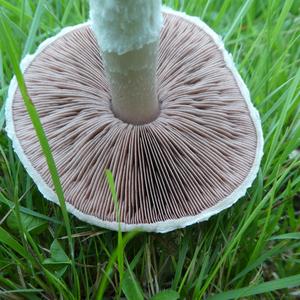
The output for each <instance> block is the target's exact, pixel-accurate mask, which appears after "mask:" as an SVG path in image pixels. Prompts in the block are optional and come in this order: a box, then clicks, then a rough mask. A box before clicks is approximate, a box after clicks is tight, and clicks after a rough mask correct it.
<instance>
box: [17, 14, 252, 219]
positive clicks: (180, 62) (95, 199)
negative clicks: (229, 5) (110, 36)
mask: <svg viewBox="0 0 300 300" xmlns="http://www.w3.org/2000/svg"><path fill="white" fill-rule="evenodd" d="M159 51H160V52H159V59H158V68H157V94H158V98H159V101H160V107H161V112H160V115H159V117H158V118H157V119H156V120H155V121H153V122H151V123H149V124H145V125H132V124H126V123H124V122H123V121H121V120H119V119H117V118H116V117H115V116H114V114H113V112H112V111H111V105H110V103H111V97H110V91H109V86H108V82H107V80H106V78H105V74H104V70H103V64H102V60H101V56H100V53H99V49H98V45H97V42H96V39H95V37H94V35H93V33H92V31H91V29H90V27H89V25H86V26H83V27H80V28H77V29H74V30H73V31H71V32H69V33H67V34H65V35H64V36H63V37H60V38H59V39H57V40H55V41H54V42H53V43H51V44H50V45H49V46H47V47H46V48H45V49H44V50H43V51H42V52H41V53H40V54H39V55H38V56H37V57H36V58H35V59H34V60H33V61H32V63H31V64H30V66H29V67H28V68H27V70H26V72H25V80H26V84H27V87H28V91H29V94H30V97H31V99H32V101H33V103H34V104H35V106H36V108H37V110H38V112H39V115H40V118H41V121H42V124H43V126H44V129H45V132H46V135H47V137H48V139H49V143H50V145H51V149H52V152H53V155H54V159H55V162H56V165H57V167H58V171H59V174H60V177H61V182H62V185H63V190H64V193H65V198H66V201H67V202H69V203H70V204H72V205H73V206H74V207H75V208H77V209H78V210H79V211H81V212H83V213H84V214H88V215H92V216H95V217H97V218H99V219H101V220H105V221H116V210H115V207H114V203H113V200H112V196H111V192H110V190H109V186H108V182H107V179H106V177H105V170H106V169H110V170H111V171H112V173H113V175H114V178H115V183H116V190H117V194H118V199H119V203H120V212H121V216H120V217H121V221H122V222H124V223H128V224H139V223H154V222H158V221H165V220H169V219H177V218H181V217H185V216H191V215H197V214H199V213H200V212H202V211H203V210H205V209H207V208H209V207H212V206H214V205H215V204H216V203H218V202H219V201H221V200H222V199H224V198H225V197H227V196H229V195H230V194H231V193H232V192H233V191H234V190H236V189H237V188H238V187H239V186H240V185H241V184H242V182H243V181H244V179H245V178H246V177H247V175H248V174H249V172H250V169H251V166H252V164H253V161H254V158H255V153H256V146H257V134H256V129H255V126H254V124H253V121H252V119H251V116H250V113H249V110H248V107H247V104H246V102H245V100H244V98H243V96H242V95H241V92H240V89H239V87H238V85H237V83H236V81H235V78H234V76H233V74H232V73H231V70H230V69H228V67H226V64H225V62H224V58H223V54H222V52H221V51H220V50H219V49H218V46H217V45H216V44H215V42H214V41H213V39H212V38H211V37H210V36H209V35H208V34H207V33H206V32H204V31H203V30H202V29H201V28H199V27H198V26H197V25H195V24H193V23H191V22H189V21H187V20H184V19H182V18H180V17H178V16H176V15H171V14H165V15H164V26H163V29H162V32H161V43H160V50H159ZM129 109H130V108H129ZM13 119H14V125H15V129H16V133H17V138H18V139H19V141H20V143H21V146H22V148H23V149H24V152H25V154H26V155H27V156H28V158H29V160H30V161H31V163H32V165H33V167H34V168H35V169H36V170H37V171H38V172H39V174H40V175H41V177H42V178H43V179H44V180H45V182H46V183H47V184H48V186H49V187H51V188H52V189H53V185H52V182H51V177H50V174H49V171H48V168H47V164H46V161H45V158H44V157H43V155H42V152H41V149H40V146H39V142H38V140H37V138H36V135H35V132H34V129H33V126H32V124H31V121H30V119H29V117H28V115H27V112H26V109H25V107H24V104H23V100H22V97H21V95H20V92H19V90H17V91H16V93H15V97H14V101H13Z"/></svg>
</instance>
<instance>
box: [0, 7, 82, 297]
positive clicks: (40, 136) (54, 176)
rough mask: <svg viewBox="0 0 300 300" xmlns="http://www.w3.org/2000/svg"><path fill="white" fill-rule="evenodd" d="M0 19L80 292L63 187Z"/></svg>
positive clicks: (76, 284)
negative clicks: (43, 159) (57, 209)
mask: <svg viewBox="0 0 300 300" xmlns="http://www.w3.org/2000/svg"><path fill="white" fill-rule="evenodd" d="M0 19H1V20H0V29H1V32H2V34H1V39H2V44H3V45H4V46H5V47H6V52H7V53H8V54H9V58H10V62H11V64H12V67H13V70H14V73H15V76H16V79H17V82H18V86H19V89H20V92H21V94H22V97H23V100H24V104H25V106H26V109H27V112H28V114H29V116H30V119H31V121H32V124H33V126H34V129H35V131H36V135H37V137H38V140H39V142H40V145H41V148H42V151H43V154H44V155H45V158H46V161H47V165H48V168H49V172H50V174H51V178H52V181H53V185H54V188H55V192H56V194H57V197H58V200H59V204H60V207H61V212H62V215H63V219H64V223H65V226H66V231H67V235H68V242H69V248H70V253H71V258H72V268H73V271H74V272H73V276H74V284H75V287H76V288H77V293H78V294H80V292H79V291H80V288H79V281H78V275H77V271H76V268H75V257H74V243H73V240H72V236H71V234H72V231H71V226H70V220H69V215H68V212H67V208H66V203H65V199H64V193H63V189H62V186H61V182H60V178H59V175H58V171H57V168H56V165H55V161H54V158H53V156H52V153H51V149H50V145H49V143H48V140H47V137H46V134H45V131H44V129H43V126H42V123H41V121H40V119H39V116H38V112H37V110H36V108H35V106H34V104H33V103H32V101H31V99H30V97H29V95H28V92H27V88H26V85H25V81H24V78H23V74H22V72H21V69H20V67H19V64H18V60H17V56H16V53H15V46H14V42H13V40H12V38H11V34H10V33H9V30H8V27H7V26H6V24H5V23H4V21H3V18H2V13H1V12H0Z"/></svg>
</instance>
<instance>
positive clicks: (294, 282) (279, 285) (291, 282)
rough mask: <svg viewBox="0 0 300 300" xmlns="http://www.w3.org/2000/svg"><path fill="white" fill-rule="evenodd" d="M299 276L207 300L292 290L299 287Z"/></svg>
mask: <svg viewBox="0 0 300 300" xmlns="http://www.w3.org/2000/svg"><path fill="white" fill-rule="evenodd" d="M299 284H300V275H294V276H290V277H286V278H281V279H276V280H272V281H269V282H264V283H261V284H257V285H253V286H249V287H245V288H241V289H236V290H232V291H228V292H223V293H219V294H217V295H214V296H211V297H209V298H208V300H229V299H240V298H243V297H249V296H254V295H259V294H264V293H268V292H273V291H277V290H280V289H286V288H293V287H296V286H299Z"/></svg>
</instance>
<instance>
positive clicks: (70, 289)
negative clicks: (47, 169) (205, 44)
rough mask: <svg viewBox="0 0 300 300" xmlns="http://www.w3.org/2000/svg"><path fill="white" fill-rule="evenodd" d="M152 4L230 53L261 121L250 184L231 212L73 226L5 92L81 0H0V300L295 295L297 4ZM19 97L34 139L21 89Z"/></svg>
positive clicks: (199, 0) (78, 18)
mask: <svg viewBox="0 0 300 300" xmlns="http://www.w3.org/2000/svg"><path fill="white" fill-rule="evenodd" d="M164 3H165V4H167V5H168V6H170V7H172V8H174V9H176V10H181V11H185V12H186V13H187V14H190V15H195V16H198V17H200V18H201V19H202V20H203V21H205V22H206V23H207V24H208V25H209V26H210V27H212V28H213V29H214V30H215V31H216V32H217V33H218V34H219V35H221V36H222V38H223V40H224V42H225V46H226V48H227V49H228V50H229V51H230V52H231V53H232V56H233V58H234V61H235V63H236V66H237V68H238V70H239V72H240V74H241V76H242V77H243V79H244V81H245V82H246V84H247V86H248V88H249V90H250V93H251V98H252V101H253V103H254V105H255V106H256V108H257V109H258V110H259V112H260V116H261V120H262V126H263V132H264V139H265V146H264V157H263V160H262V164H261V167H260V171H259V173H258V176H257V178H256V180H255V181H254V183H253V185H252V187H251V188H250V189H249V190H248V191H247V194H246V196H245V197H243V198H242V199H241V200H240V201H239V202H238V203H237V204H235V205H234V206H233V207H232V208H230V209H228V210H225V211H223V212H222V213H221V214H219V215H217V216H214V217H212V218H211V219H210V220H209V221H207V222H203V223H200V224H196V225H193V226H190V227H187V228H185V229H180V230H176V231H174V232H171V233H167V234H149V233H141V232H131V233H124V234H121V233H120V232H119V233H117V232H112V231H108V230H104V229H101V228H97V227H94V226H91V225H88V224H86V223H83V222H80V221H79V220H78V219H76V218H75V217H73V216H72V215H69V214H67V213H66V210H65V207H64V205H63V204H64V202H63V201H64V199H63V193H62V191H61V190H60V186H59V181H57V180H56V187H57V192H58V194H59V195H60V200H61V204H62V208H60V207H59V206H57V205H55V204H51V203H50V202H48V201H46V200H45V199H43V197H42V196H41V194H40V193H39V192H38V190H37V188H36V186H35V184H34V183H33V182H32V180H31V178H30V177H29V175H27V173H26V171H25V170H24V168H23V166H22V165H21V163H20V161H19V159H18V157H17V156H16V155H15V154H14V151H13V148H12V145H11V142H10V140H9V139H8V137H7V135H6V133H5V130H4V128H5V116H4V104H5V99H6V97H7V93H8V86H9V82H10V80H11V78H12V76H13V74H17V75H18V72H19V69H18V63H19V61H20V60H21V58H22V57H24V56H25V55H26V54H27V53H33V52H34V51H35V49H36V48H37V46H38V45H39V44H40V43H41V42H42V41H43V40H44V39H46V38H47V37H49V36H53V35H55V34H56V33H58V32H59V31H60V30H61V29H62V28H63V27H65V26H68V25H73V24H78V23H82V22H84V21H85V20H87V18H88V2H87V1H85V0H82V1H80V0H69V1H67V0H62V1H59V0H52V1H47V0H40V1H39V0H0V298H1V299H32V300H35V299H128V300H131V299H133V300H135V299H153V300H155V299H156V300H173V299H210V300H217V299H221V300H226V299H296V298H297V297H300V154H299V152H297V151H295V150H297V149H298V148H299V147H300V1H299V0H295V1H293V0H286V1H284V0H266V1H259V0H243V1H241V0H234V1H233V0H214V1H211V0H208V1H207V0H189V1H187V0H186V1H184V0H169V1H167V0H166V1H164ZM18 77H19V78H18V79H19V83H20V84H22V77H21V76H18ZM24 96H25V97H24V100H25V101H27V104H28V107H29V109H30V111H31V116H32V118H33V121H34V122H35V124H37V128H38V129H39V134H40V135H41V136H42V135H43V132H42V130H41V128H39V125H40V123H39V119H38V118H37V116H36V114H35V113H36V112H35V109H34V107H32V106H31V105H30V99H29V98H27V95H26V89H24ZM42 142H43V144H44V147H45V152H46V153H47V157H48V158H49V162H50V166H51V170H52V173H53V178H54V180H55V179H57V176H56V174H55V172H56V169H55V166H54V164H51V162H52V161H51V153H50V151H49V148H48V147H47V142H46V141H45V140H42Z"/></svg>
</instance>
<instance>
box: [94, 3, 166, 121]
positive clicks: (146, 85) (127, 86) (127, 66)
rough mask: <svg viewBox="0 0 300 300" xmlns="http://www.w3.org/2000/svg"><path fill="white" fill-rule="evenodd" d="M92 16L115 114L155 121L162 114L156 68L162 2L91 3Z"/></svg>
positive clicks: (128, 118)
mask: <svg viewBox="0 0 300 300" xmlns="http://www.w3.org/2000/svg"><path fill="white" fill-rule="evenodd" d="M90 16H91V21H92V28H93V30H94V32H95V34H96V38H97V41H98V44H99V47H100V49H101V53H102V58H103V62H104V68H105V72H106V75H107V77H108V79H109V83H110V89H111V95H112V110H113V112H114V114H115V115H116V117H118V118H119V119H121V120H123V121H125V122H127V123H132V124H145V123H149V122H151V121H153V120H154V119H155V118H156V117H157V116H158V115H159V102H158V98H157V93H156V67H157V54H158V44H159V35H160V29H161V26H162V15H161V0H147V1H144V0H126V1H124V0H102V1H99V0H90Z"/></svg>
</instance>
